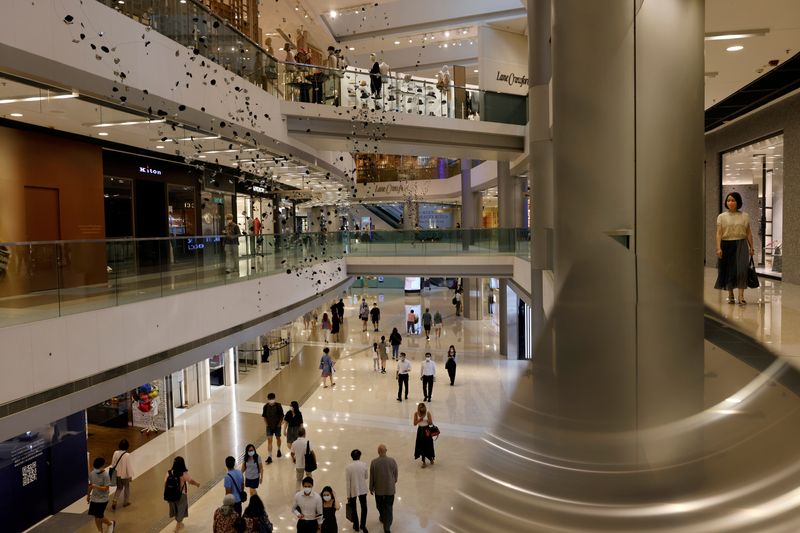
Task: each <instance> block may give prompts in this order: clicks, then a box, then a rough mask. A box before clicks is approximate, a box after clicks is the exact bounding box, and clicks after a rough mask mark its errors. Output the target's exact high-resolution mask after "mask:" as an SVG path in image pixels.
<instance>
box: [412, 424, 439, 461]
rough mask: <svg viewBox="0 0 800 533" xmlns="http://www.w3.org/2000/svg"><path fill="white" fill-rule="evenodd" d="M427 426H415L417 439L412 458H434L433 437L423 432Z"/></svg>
mask: <svg viewBox="0 0 800 533" xmlns="http://www.w3.org/2000/svg"><path fill="white" fill-rule="evenodd" d="M426 429H427V426H419V425H418V426H417V441H416V443H415V444H414V459H419V458H420V457H422V458H423V459H428V460H429V461H430V460H433V459H435V458H436V453H435V452H434V450H433V437H429V436H427V435H426V434H425V430H426Z"/></svg>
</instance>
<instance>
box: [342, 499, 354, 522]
mask: <svg viewBox="0 0 800 533" xmlns="http://www.w3.org/2000/svg"><path fill="white" fill-rule="evenodd" d="M350 504H352V505H355V504H356V500H355V498H351V499H349V500H348V501H347V505H345V506H344V517H345V518H346V519H347V521H348V522H352V521H353V508H352V507H351V505H350Z"/></svg>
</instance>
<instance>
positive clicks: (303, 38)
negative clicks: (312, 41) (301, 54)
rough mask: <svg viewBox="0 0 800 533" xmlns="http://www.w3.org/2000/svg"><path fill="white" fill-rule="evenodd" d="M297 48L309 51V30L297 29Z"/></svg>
mask: <svg viewBox="0 0 800 533" xmlns="http://www.w3.org/2000/svg"><path fill="white" fill-rule="evenodd" d="M297 48H298V49H300V50H308V30H304V29H303V27H302V26H300V27H299V28H298V29H297Z"/></svg>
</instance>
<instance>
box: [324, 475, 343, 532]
mask: <svg viewBox="0 0 800 533" xmlns="http://www.w3.org/2000/svg"><path fill="white" fill-rule="evenodd" d="M320 496H322V530H321V533H338V531H339V525H338V524H337V523H336V511H338V510H339V504H338V503H336V495H335V494H334V493H333V489H332V488H331V487H329V486H327V485H326V486H325V487H324V488H323V489H322V492H321V493H320Z"/></svg>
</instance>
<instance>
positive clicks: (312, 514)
mask: <svg viewBox="0 0 800 533" xmlns="http://www.w3.org/2000/svg"><path fill="white" fill-rule="evenodd" d="M295 442H297V441H295ZM298 508H299V509H300V510H299V511H298V510H297V509H298ZM292 512H293V513H294V515H295V516H296V517H298V518H300V515H301V514H302V515H303V520H316V521H317V523H318V524H319V525H322V498H321V497H320V495H319V494H317V493H316V492H314V491H313V490H312V491H311V494H309V495H308V496H306V495H305V494H303V491H302V490H300V491H298V492H297V494H295V495H294V505H292Z"/></svg>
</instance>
